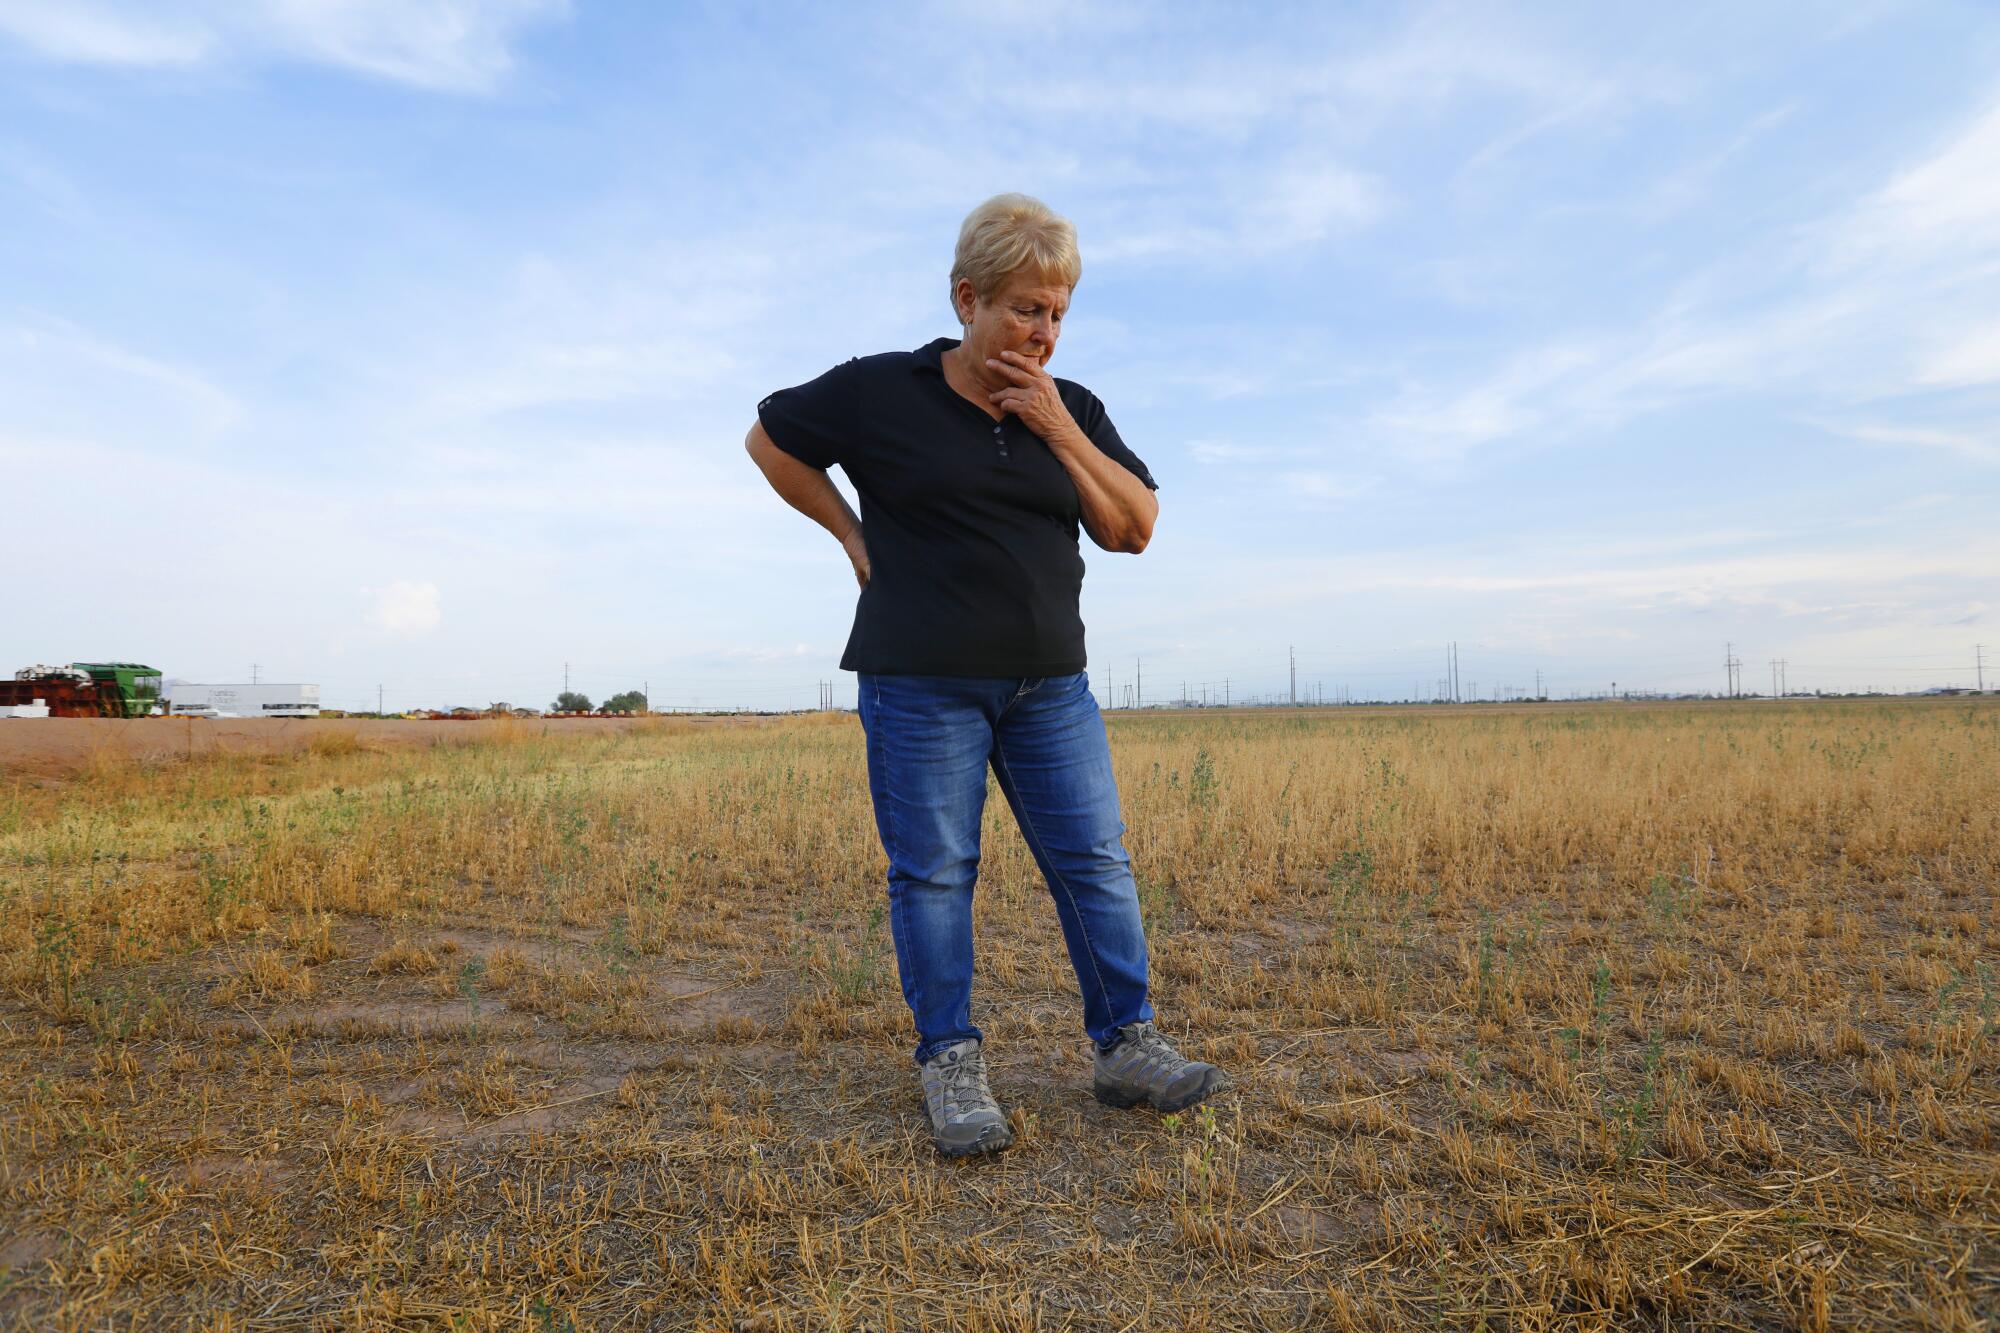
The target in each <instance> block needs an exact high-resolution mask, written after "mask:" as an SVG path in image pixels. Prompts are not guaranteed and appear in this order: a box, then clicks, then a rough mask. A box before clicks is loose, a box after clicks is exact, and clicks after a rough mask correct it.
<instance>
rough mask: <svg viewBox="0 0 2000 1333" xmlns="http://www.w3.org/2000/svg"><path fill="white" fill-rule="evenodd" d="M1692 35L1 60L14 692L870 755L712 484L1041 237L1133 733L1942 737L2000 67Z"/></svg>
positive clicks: (793, 544)
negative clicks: (1828, 728)
mask: <svg viewBox="0 0 2000 1333" xmlns="http://www.w3.org/2000/svg"><path fill="white" fill-rule="evenodd" d="M1671 8H1672V12H1671V13H1668V12H1666V11H1663V10H1660V9H1659V8H1658V7H1652V8H1636V7H1611V8H1608V9H1607V8H1606V7H1604V6H1600V5H1587V4H1578V5H1572V6H1558V5H1546V4H1534V5H1522V6H1518V7H1515V6H1505V5H1496V4H1466V5H1434V6H1418V5H1401V4H1380V5H1366V6H1318V5H1302V6H1296V7H1294V6H1280V5H1274V6H1267V7H1261V8H1257V7H1235V6H1229V7H1224V6H1196V5H1190V6H1152V5H1103V6H1088V5H1086V6H1048V7H1038V8H1036V9H1033V10H1029V9H1020V8H1013V7H996V6H991V5H987V6H972V5H940V6H931V7H922V8H914V7H910V6H883V7H880V8H876V9H867V8H863V7H860V6H853V5H841V6H823V5H822V6H808V5H798V6H759V7H749V6H740V5H733V4H717V5H682V6H667V5H653V4H640V3H623V4H611V3H594V2H593V0H574V2H573V3H570V4H562V3H557V2H553V0H351V2H349V3H331V2H322V3H315V2H314V0H283V2H280V0H269V2H267V3H252V2H251V0H213V2H212V3H200V2H197V0H186V2H183V3H161V4H130V5H114V4H109V3H100V2H98V0H74V2H73V3H65V4H62V5H48V4H42V3H32V2H30V0H0V532H4V534H5V541H4V547H5V550H6V553H7V557H8V563H9V565H10V566H12V567H13V568H14V569H16V570H17V571H21V572H19V573H17V574H16V576H15V577H13V578H11V579H10V580H9V587H8V590H7V592H6V595H5V598H6V599H5V601H4V602H0V668H12V667H14V666H19V665H26V664H27V663H29V662H33V661H55V660H61V661H67V660H75V659H92V658H104V657H117V658H130V659H138V660H143V661H148V662H151V663H153V664H155V665H158V666H160V667H162V668H164V669H165V670H166V671H167V672H168V673H169V674H170V675H175V676H181V677H185V678H188V679H195V680H240V679H245V678H247V677H248V674H249V671H250V667H251V664H252V663H256V664H257V666H258V671H259V673H260V675H261V676H262V678H263V679H266V680H272V679H287V680H308V681H317V682H319V683H321V684H322V685H323V687H324V690H325V698H326V701H327V703H328V704H329V706H355V707H358V706H363V705H364V704H366V705H370V706H372V703H373V700H374V696H375V687H376V685H377V684H378V683H380V684H382V685H383V686H384V687H385V690H386V692H387V695H388V698H389V702H390V703H391V705H392V706H417V705H450V704H461V703H467V704H475V705H477V704H485V703H487V702H490V701H494V700H499V699H506V700H509V701H512V702H516V703H528V704H535V705H542V704H546V703H547V702H548V700H549V699H550V698H551V697H553V694H554V692H555V690H556V689H558V688H559V687H560V685H561V680H562V670H563V664H564V663H565V662H568V663H570V664H571V672H572V678H573V680H574V681H575V683H576V684H577V685H578V686H579V687H580V688H582V689H584V690H585V691H587V692H589V693H591V694H592V696H593V697H602V696H603V695H605V694H608V693H611V692H613V691H616V690H619V689H624V688H628V687H634V686H637V685H639V684H640V683H641V682H648V683H650V686H651V689H652V692H653V696H654V698H655V699H656V701H658V702H661V703H671V704H694V703H700V704H703V705H723V704H738V705H747V706H764V707H785V706H787V705H792V706H801V707H803V706H808V705H810V704H812V703H813V702H814V701H815V700H816V698H817V682H818V681H820V680H822V679H829V678H831V679H835V680H836V682H837V684H836V697H838V698H842V699H851V698H852V677H850V676H843V675H841V674H840V673H839V672H838V670H837V668H836V662H837V659H838V657H839V653H840V648H841V646H842V644H843V642H844V640H845V637H846V632H847V626H848V622H849V618H850V616H851V611H852V594H853V587H852V581H851V576H850V575H849V573H848V571H847V569H846V566H845V563H844V561H843V559H842V557H841V555H840V552H839V550H838V548H837V547H836V546H835V545H834V544H833V542H832V541H831V540H830V539H828V538H826V537H824V536H823V535H822V534H820V533H819V532H818V530H817V529H814V528H812V527H811V526H810V525H809V524H807V523H806V522H805V521H804V520H803V519H799V518H797V517H796V516H794V515H793V514H792V513H791V512H790V511H789V510H787V509H785V508H784V506H783V505H782V503H781V502H779V501H778V500H777V498H776V497H775V496H773V495H771V494H770V493H769V491H768V490H766V489H765V488H764V486H763V483H762V480H761V478H759V477H758V476H757V474H756V472H755V471H754V469H753V468H752V467H751V465H750V464H749V463H748V461H747V459H746V458H745V457H744V455H743V453H742V448H741V441H742V438H743V433H744V430H745V428H746V427H747V426H748V424H749V422H750V420H751V417H752V414H753V411H754V406H755V403H756V402H757V400H758V399H759V398H760V397H761V396H762V395H763V394H765V393H767V392H769V391H770V390H772V389H774V388H777V387H781V386H783V385H787V384H792V383H796V382H798V381H801V380H804V379H806V378H809V377H810V376H812V375H814V374H816V373H818V372H819V371H820V370H822V369H824V368H825V367H826V366H827V365H829V364H832V363H833V362H836V361H839V360H844V359H846V358H847V357H849V356H853V355H857V354H863V353H868V352H872V351H879V350H885V349H888V348H897V347H913V346H916V345H918V344H919V343H921V342H923V341H926V340H928V339H929V338H932V337H936V336H939V335H941V334H948V333H951V332H953V331H954V327H955V326H954V325H953V324H952V321H951V318H950V314H949V311H948V308H947V305H946V300H945V290H946V282H945V274H946V271H947V269H948V267H949V263H950V250H951V244H952V241H953V238H954V236H955V234H956V228H957V224H958V221H959V219H960V218H961V217H962V216H963V215H964V213H965V211H966V210H967V209H968V208H970V207H971V206H972V205H973V204H974V203H976V202H978V201H979V200H980V199H982V198H984V197H986V196H987V195H990V194H992V193H995V192H998V191H1001V190H1008V189H1019V190H1025V191H1028V192H1031V193H1034V194H1037V195H1040V196H1041V197H1043V198H1045V199H1046V200H1048V201H1049V202H1050V203H1051V204H1052V205H1054V206H1055V207H1056V208H1057V209H1059V210H1060V211H1062V212H1064V213H1066V214H1067V215H1069V216H1070V217H1072V218H1073V219H1074V220H1075V221H1076V223H1077V226H1078V229H1079V233H1080V238H1081V245H1082V250H1083V256H1084V279H1083V282H1082V285H1081V286H1080V287H1079V288H1078V291H1077V295H1076V300H1075V305H1074V307H1073V313H1072V316H1071V318H1070V320H1069V321H1068V323H1067V327H1066V330H1065V334H1064V339H1063V343H1062V345H1061V348H1060V350H1059V352H1058V355H1057V359H1056V362H1055V365H1054V368H1055V370H1056V371H1057V373H1060V374H1064V375H1066V376H1069V377H1071V378H1075V379H1078V380H1080V381H1082V382H1083V383H1085V384H1087V385H1089V386H1090V387H1091V388H1092V389H1094V390H1095V391H1096V392H1097V393H1098V394H1099V396H1100V397H1102V398H1103V399H1104V400H1105V402H1106V404H1107V405H1108V407H1109V409H1110V411H1111V414H1112V416H1113V419H1114V420H1115V421H1116V422H1117V424H1118V426H1119V428H1120V430H1121V432H1122V433H1123V435H1124V436H1125V438H1126V440H1127V441H1128V442H1129V443H1130V444H1132V446H1133V447H1134V448H1135V450H1136V451H1137V452H1138V453H1139V454H1140V455H1141V456H1142V457H1144V458H1145V459H1146V460H1147V461H1148V463H1149V464H1150V465H1151V466H1152V469H1153V471H1154V472H1155V474H1156V475H1157V476H1158V478H1159V480H1160V483H1161V486H1162V491H1161V499H1162V502H1163V512H1162V516H1161V521H1160V525H1159V528H1158V531H1157V533H1156V536H1155V539H1154V542H1153V545H1152V546H1151V548H1150V549H1149V550H1148V551H1147V552H1146V553H1145V554H1144V555H1143V556H1141V557H1138V558H1136V559H1135V558H1133V557H1129V556H1113V555H1108V554H1104V553H1101V552H1097V551H1095V550H1094V549H1093V548H1089V547H1086V555H1087V558H1088V561H1089V566H1090V573H1089V577H1088V579H1087V582H1086V585H1085V590H1084V613H1085V619H1086V622H1087V623H1088V625H1089V630H1090V645H1091V658H1092V661H1091V669H1092V674H1093V677H1094V678H1096V680H1097V681H1098V683H1099V684H1100V685H1103V686H1117V687H1118V688H1119V696H1118V697H1120V698H1121V699H1122V697H1123V694H1122V686H1123V685H1124V684H1125V683H1127V682H1129V681H1130V679H1131V677H1132V674H1133V666H1134V662H1135V660H1140V659H1143V661H1144V663H1145V667H1144V670H1145V679H1146V689H1145V692H1146V695H1147V696H1148V697H1149V698H1165V697H1168V696H1171V695H1175V694H1178V693H1179V692H1180V688H1181V684H1182V682H1184V681H1185V682H1187V683H1188V686H1189V689H1190V692H1191V693H1195V694H1197V695H1198V694H1199V692H1200V690H1201V688H1202V686H1204V685H1206V686H1207V687H1208V688H1209V690H1210V692H1211V697H1215V696H1216V695H1219V693H1220V691H1221V689H1222V683H1223V682H1224V681H1225V680H1227V681H1228V682H1229V687H1230V689H1231V691H1232V697H1238V698H1240V697H1242V696H1244V695H1245V694H1250V693H1256V692H1269V691H1274V690H1280V689H1284V688H1287V685H1288V679H1287V650H1288V648H1291V649H1295V651H1296V653H1297V657H1298V663H1299V678H1300V680H1301V682H1302V690H1303V689H1305V688H1313V687H1317V688H1323V689H1324V691H1325V693H1326V694H1327V696H1328V697H1332V696H1334V694H1335V693H1336V692H1337V691H1338V690H1341V689H1345V690H1346V691H1347V692H1348V693H1349V694H1350V695H1352V696H1353V697H1356V698H1363V697H1376V696H1386V697H1403V696H1407V695H1408V694H1410V693H1411V692H1412V691H1413V690H1418V691H1421V692H1423V693H1429V692H1430V691H1431V690H1432V689H1433V688H1434V686H1435V683H1436V680H1437V678H1438V677H1439V676H1440V675H1441V674H1442V672H1443V662H1444V649H1443V645H1444V644H1445V643H1446V642H1447V641H1451V640H1455V641H1457V642H1458V644H1459V656H1460V662H1461V675H1462V678H1463V680H1464V681H1465V683H1466V684H1467V685H1468V686H1471V685H1474V684H1476V686H1477V688H1478V690H1479V692H1480V693H1481V694H1482V695H1485V694H1488V693H1490V692H1491V691H1492V690H1494V689H1495V688H1496V687H1497V688H1505V687H1527V686H1531V685H1532V684H1533V683H1534V681H1535V679H1536V672H1537V671H1539V672H1541V673H1542V679H1543V680H1544V682H1545V684H1546V687H1547V688H1548V689H1549V690H1550V691H1551V692H1552V693H1558V694H1561V693H1567V692H1569V691H1571V690H1601V689H1604V688H1607V687H1608V686H1609V685H1610V683H1611V682H1613V681H1616V682H1618V684H1619V687H1620V688H1621V689H1623V688H1638V689H1646V688H1653V689H1664V690H1682V689H1702V688H1720V687H1721V686H1722V684H1723V671H1722V666H1721V662H1722V657H1723V652H1724V645H1725V643H1734V644H1735V645H1736V650H1737V652H1738V653H1739V654H1740V656H1741V657H1742V658H1743V659H1744V661H1745V663H1746V665H1745V668H1744V683H1745V685H1746V687H1762V688H1768V682H1769V668H1768V666H1767V663H1768V662H1769V661H1770V660H1771V659H1773V658H1783V659H1785V660H1786V661H1787V662H1788V663H1789V669H1788V673H1787V674H1788V682H1789V684H1790V685H1791V686H1792V687H1793V688H1795V689H1796V688H1808V689H1810V688H1814V687H1820V688H1828V689H1835V688H1852V687H1866V686H1870V685H1874V686H1881V687H1885V688H1903V687H1912V686H1917V687H1921V686H1925V685H1933V684H1938V685H1942V684H1954V683H1955V684H1970V683H1971V681H1972V674H1973V651H1974V645H1975V644H1980V643H1984V644H1986V645H1987V647H1988V653H1989V656H1990V657H1992V658H2000V531H1996V525H1995V523H1994V515H1995V514H1996V513H2000V11H1995V10H1994V9H1993V8H1992V7H1991V6H1988V5H1984V4H1971V3H1967V4H1947V3H1938V4H1919V5H1888V4H1854V5H1846V6H1830V5H1825V4H1817V3H1815V4H1797V5H1783V4H1770V5H1755V6H1744V5H1737V4H1718V5H1694V6H1674V7H1671ZM1993 674H1994V673H1992V672H1989V676H1992V675H1993Z"/></svg>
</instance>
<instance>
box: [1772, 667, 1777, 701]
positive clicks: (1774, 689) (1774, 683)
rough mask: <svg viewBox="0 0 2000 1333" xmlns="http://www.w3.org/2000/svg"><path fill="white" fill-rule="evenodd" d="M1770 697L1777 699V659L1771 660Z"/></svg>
mask: <svg viewBox="0 0 2000 1333" xmlns="http://www.w3.org/2000/svg"><path fill="white" fill-rule="evenodd" d="M1771 697H1772V698H1773V699H1775V698H1777V697H1778V659H1777V658H1775V657H1774V658H1772V659H1771Z"/></svg>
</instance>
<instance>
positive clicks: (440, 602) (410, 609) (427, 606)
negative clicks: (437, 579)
mask: <svg viewBox="0 0 2000 1333" xmlns="http://www.w3.org/2000/svg"><path fill="white" fill-rule="evenodd" d="M367 596H368V597H369V599H370V602H371V603H372V605H371V608H370V611H369V617H368V618H369V621H370V622H371V623H372V624H374V625H375V626H376V628H378V629H381V630H385V631H387V632H388V633H390V634H396V635H403V636H408V637H415V636H418V635H424V634H429V633H431V632H432V631H434V630H435V629H437V627H438V624H439V622H440V621H442V620H443V619H444V595H443V594H442V593H441V592H440V591H439V590H438V586H437V584H435V583H421V582H415V581H411V580H404V579H399V580H397V581H396V582H394V583H391V584H390V585H389V586H388V587H386V588H370V589H368V590H367Z"/></svg>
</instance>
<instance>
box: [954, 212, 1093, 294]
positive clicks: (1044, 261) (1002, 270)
mask: <svg viewBox="0 0 2000 1333" xmlns="http://www.w3.org/2000/svg"><path fill="white" fill-rule="evenodd" d="M1022 269H1029V270H1031V271H1032V272H1033V273H1034V274H1035V276H1037V277H1039V278H1041V279H1042V280H1044V281H1046V282H1056V283H1060V284H1062V285H1063V286H1064V287H1068V288H1071V289H1072V290H1073V289H1074V288H1075V287H1076V284H1077V280H1078V279H1079V278H1081V277H1082V276H1083V260H1082V258H1081V257H1080V256H1078V254H1077V252H1076V228H1075V227H1074V226H1073V225H1071V223H1070V220H1069V219H1068V218H1066V217H1063V216H1062V215H1061V214H1060V213H1057V212H1056V211H1055V210H1054V209H1053V208H1050V207H1049V206H1048V205H1047V204H1045V203H1043V202H1042V201H1041V200H1039V199H1033V198H1030V197H1029V196H1027V195H1025V194H996V195H994V196H993V197H992V198H991V199H988V200H987V201H986V202H985V203H983V204H981V205H980V206H979V207H977V208H975V209H973V210H972V211H971V212H970V213H967V214H966V215H965V223H964V225H963V226H961V227H959V229H958V249H957V250H956V251H954V252H953V254H952V259H951V313H952V314H954V315H956V314H958V284H959V282H960V280H962V279H969V280H970V281H971V283H972V290H973V291H974V292H976V293H978V295H979V296H981V297H982V298H983V297H988V296H991V295H993V293H995V292H997V291H999V290H1000V284H1002V283H1004V282H1005V281H1007V279H1008V278H1010V277H1012V276H1013V275H1014V274H1015V273H1018V272H1020V271H1021V270H1022Z"/></svg>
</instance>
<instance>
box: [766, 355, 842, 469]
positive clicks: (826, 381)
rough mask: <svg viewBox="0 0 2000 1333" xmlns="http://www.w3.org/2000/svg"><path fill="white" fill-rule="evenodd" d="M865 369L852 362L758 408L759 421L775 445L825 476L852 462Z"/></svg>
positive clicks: (781, 392)
mask: <svg viewBox="0 0 2000 1333" xmlns="http://www.w3.org/2000/svg"><path fill="white" fill-rule="evenodd" d="M859 369H860V365H859V363H858V362H855V361H849V362H847V363H845V364H844V365H838V366H835V367H834V368H833V369H832V370H829V371H827V372H826V373H825V374H824V375H821V376H820V377H819V378H818V379H813V380H808V381H806V382H805V383H804V384H801V385H798V386H796V387H795V388H790V389H780V390H778V391H777V392H776V393H774V394H772V395H771V396H770V397H768V398H766V399H765V400H764V401H763V402H761V403H759V404H757V420H758V421H759V422H760V423H761V424H762V425H763V427H764V433H765V434H766V435H768V436H770V437H771V443H773V444H775V445H777V446H778V447H779V448H780V449H783V450H784V451H785V452H786V453H788V454H790V455H791V456H792V457H793V458H796V459H798V460H799V461H800V462H801V463H804V464H805V465H806V466H807V467H816V468H818V469H820V470H821V471H822V472H824V471H825V470H826V469H827V468H830V467H832V466H833V465H834V464H836V463H844V462H846V461H847V458H848V447H849V442H850V441H851V440H852V439H853V436H854V406H855V391H854V381H855V376H856V374H857V373H858V371H859Z"/></svg>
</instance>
